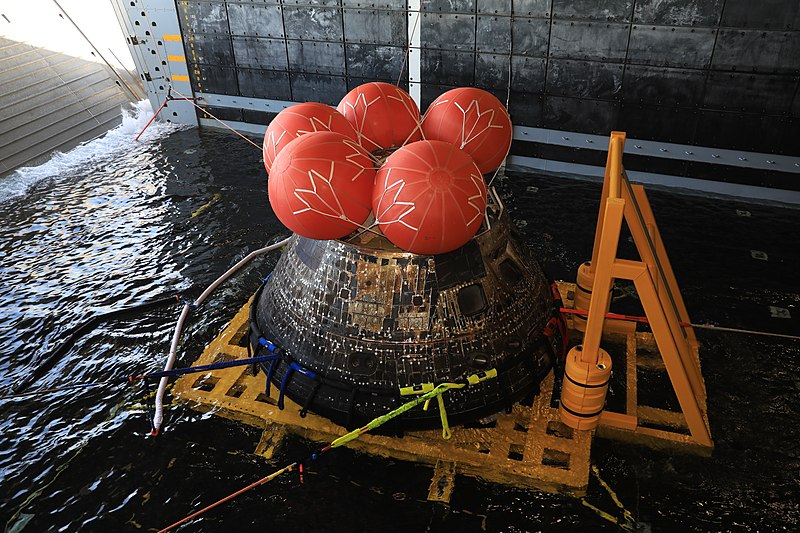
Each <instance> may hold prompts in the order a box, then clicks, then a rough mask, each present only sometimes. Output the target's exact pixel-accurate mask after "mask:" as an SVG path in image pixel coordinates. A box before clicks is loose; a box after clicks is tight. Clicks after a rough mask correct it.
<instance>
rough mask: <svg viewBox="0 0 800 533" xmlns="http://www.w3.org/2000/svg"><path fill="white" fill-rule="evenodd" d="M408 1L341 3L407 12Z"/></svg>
mask: <svg viewBox="0 0 800 533" xmlns="http://www.w3.org/2000/svg"><path fill="white" fill-rule="evenodd" d="M334 1H336V0H334ZM406 1H407V0H373V1H371V2H366V1H365V0H341V4H342V5H343V6H344V7H355V8H359V7H360V8H362V9H363V8H365V7H371V8H377V9H391V10H394V11H402V12H405V10H406ZM306 3H310V2H306Z"/></svg>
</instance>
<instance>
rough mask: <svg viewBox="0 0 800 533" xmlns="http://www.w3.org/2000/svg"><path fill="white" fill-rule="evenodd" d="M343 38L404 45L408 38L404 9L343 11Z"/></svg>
mask: <svg viewBox="0 0 800 533" xmlns="http://www.w3.org/2000/svg"><path fill="white" fill-rule="evenodd" d="M344 40H345V41H347V42H348V43H366V44H388V45H393V46H405V45H406V42H407V40H408V28H407V27H406V14H405V11H402V12H399V11H369V10H363V9H346V10H345V11H344Z"/></svg>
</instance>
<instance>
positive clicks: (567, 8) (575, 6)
mask: <svg viewBox="0 0 800 533" xmlns="http://www.w3.org/2000/svg"><path fill="white" fill-rule="evenodd" d="M632 13H633V0H553V18H558V19H581V20H605V21H609V22H630V20H631V14H632Z"/></svg>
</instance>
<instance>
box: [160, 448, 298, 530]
mask: <svg viewBox="0 0 800 533" xmlns="http://www.w3.org/2000/svg"><path fill="white" fill-rule="evenodd" d="M295 466H297V463H292V464H290V465H289V466H286V467H284V468H281V469H280V470H278V471H277V472H273V473H272V474H270V475H268V476H265V477H262V478H261V479H259V480H258V481H256V482H255V483H251V484H249V485H248V486H246V487H244V488H243V489H239V490H237V491H236V492H234V493H233V494H229V495H228V496H225V497H224V498H222V499H221V500H218V501H216V502H214V503H212V504H211V505H209V506H207V507H203V508H202V509H200V510H199V511H197V512H196V513H192V514H190V515H189V516H187V517H186V518H183V519H181V520H178V521H177V522H175V523H174V524H172V525H169V526H167V527H165V528H164V529H162V530H160V531H159V532H158V533H164V532H166V531H169V530H170V529H174V528H176V527H178V526H180V525H181V524H185V523H186V522H188V521H189V520H192V519H193V518H197V517H198V516H200V515H201V514H203V513H205V512H206V511H210V510H211V509H213V508H214V507H217V506H219V505H222V504H223V503H225V502H228V501H230V500H232V499H234V498H235V497H237V496H239V495H240V494H244V493H245V492H247V491H248V490H251V489H254V488H256V487H258V486H259V485H263V484H264V483H266V482H267V481H272V480H273V479H275V478H276V477H278V475H280V474H282V473H284V472H287V471H289V470H291V469H293V468H294V467H295Z"/></svg>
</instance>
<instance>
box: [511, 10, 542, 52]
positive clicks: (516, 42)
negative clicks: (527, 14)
mask: <svg viewBox="0 0 800 533" xmlns="http://www.w3.org/2000/svg"><path fill="white" fill-rule="evenodd" d="M513 24H514V31H513V33H514V35H513V39H512V41H513V48H512V53H514V54H517V55H524V56H534V57H545V56H546V55H547V48H548V46H549V44H550V21H549V20H547V19H533V18H514V21H513Z"/></svg>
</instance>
